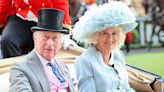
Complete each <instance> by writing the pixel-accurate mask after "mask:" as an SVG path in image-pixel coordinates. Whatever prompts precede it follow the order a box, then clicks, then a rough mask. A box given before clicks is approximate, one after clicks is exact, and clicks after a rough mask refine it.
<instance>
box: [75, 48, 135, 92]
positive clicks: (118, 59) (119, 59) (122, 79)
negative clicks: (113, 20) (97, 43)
mask: <svg viewBox="0 0 164 92" xmlns="http://www.w3.org/2000/svg"><path fill="white" fill-rule="evenodd" d="M109 62H110V65H113V67H111V66H108V65H106V64H105V63H104V62H103V58H102V54H101V53H100V52H98V51H97V50H96V49H95V48H94V47H89V48H88V49H87V51H86V52H85V53H83V54H82V55H81V56H79V57H78V58H77V59H76V61H75V70H76V76H77V80H78V90H79V92H135V91H134V90H133V89H132V88H131V87H130V86H129V84H128V75H127V71H126V65H125V60H124V55H123V53H122V52H121V50H114V51H112V54H111V58H110V61H109Z"/></svg>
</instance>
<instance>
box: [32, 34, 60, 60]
mask: <svg viewBox="0 0 164 92" xmlns="http://www.w3.org/2000/svg"><path fill="white" fill-rule="evenodd" d="M33 37H34V43H35V49H36V51H37V52H38V53H39V54H40V55H41V56H42V57H43V58H45V59H46V60H51V59H52V58H53V57H54V56H55V55H56V54H57V53H58V51H59V50H60V48H61V47H62V34H61V33H59V32H47V31H39V32H38V33H36V34H35V35H34V36H33Z"/></svg>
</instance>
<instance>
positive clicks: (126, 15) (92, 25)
mask: <svg viewBox="0 0 164 92" xmlns="http://www.w3.org/2000/svg"><path fill="white" fill-rule="evenodd" d="M117 26H120V27H122V28H123V31H124V32H125V33H126V32H129V31H131V30H133V29H134V28H135V27H136V26H137V23H136V18H135V16H134V14H133V12H132V11H131V10H130V8H129V7H128V6H127V5H125V4H124V3H122V2H119V1H113V2H109V3H106V4H104V5H100V6H99V7H98V8H96V9H92V10H90V11H87V12H86V13H85V15H84V16H82V17H81V18H80V19H79V21H78V22H77V23H76V24H75V26H74V28H73V30H72V32H73V38H74V39H76V40H84V39H85V38H86V37H88V36H90V35H92V34H94V33H95V32H97V31H101V30H102V29H104V28H107V27H117Z"/></svg>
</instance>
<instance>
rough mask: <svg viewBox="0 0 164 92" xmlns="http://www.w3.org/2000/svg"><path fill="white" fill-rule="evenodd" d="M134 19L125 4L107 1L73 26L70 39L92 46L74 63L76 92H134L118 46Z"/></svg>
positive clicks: (132, 27)
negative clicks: (76, 83)
mask: <svg viewBox="0 0 164 92" xmlns="http://www.w3.org/2000/svg"><path fill="white" fill-rule="evenodd" d="M135 20H136V19H135V17H134V15H133V14H132V12H131V11H130V9H129V8H128V7H127V6H126V5H125V4H123V3H121V2H119V1H111V2H109V3H107V4H104V5H102V6H99V7H98V8H97V9H94V10H91V11H88V12H87V13H86V14H85V15H84V16H83V17H81V18H80V20H79V21H78V22H77V23H76V24H75V27H74V29H73V37H74V38H75V39H76V40H82V41H85V42H87V43H88V44H92V45H91V46H90V47H89V48H88V49H87V51H86V52H85V53H83V54H82V55H81V56H79V57H78V58H77V59H76V62H75V69H76V75H77V79H78V89H79V92H134V90H133V89H132V88H131V87H130V86H129V84H128V75H127V71H126V65H125V60H124V55H123V53H122V52H121V50H120V47H121V45H123V43H124V40H125V33H126V32H129V31H131V30H132V29H134V28H135V27H136V26H137V23H136V22H135Z"/></svg>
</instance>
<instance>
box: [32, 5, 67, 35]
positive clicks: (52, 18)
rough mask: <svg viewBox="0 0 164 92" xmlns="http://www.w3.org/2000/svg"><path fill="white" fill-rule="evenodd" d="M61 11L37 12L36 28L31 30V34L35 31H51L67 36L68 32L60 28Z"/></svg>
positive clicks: (47, 10)
mask: <svg viewBox="0 0 164 92" xmlns="http://www.w3.org/2000/svg"><path fill="white" fill-rule="evenodd" d="M63 14H64V12H63V11H62V10H57V9H51V8H42V9H39V10H38V23H37V26H34V27H32V28H31V30H32V32H35V31H51V32H60V33H64V34H68V33H69V32H68V30H64V29H63V28H62V21H63Z"/></svg>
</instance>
